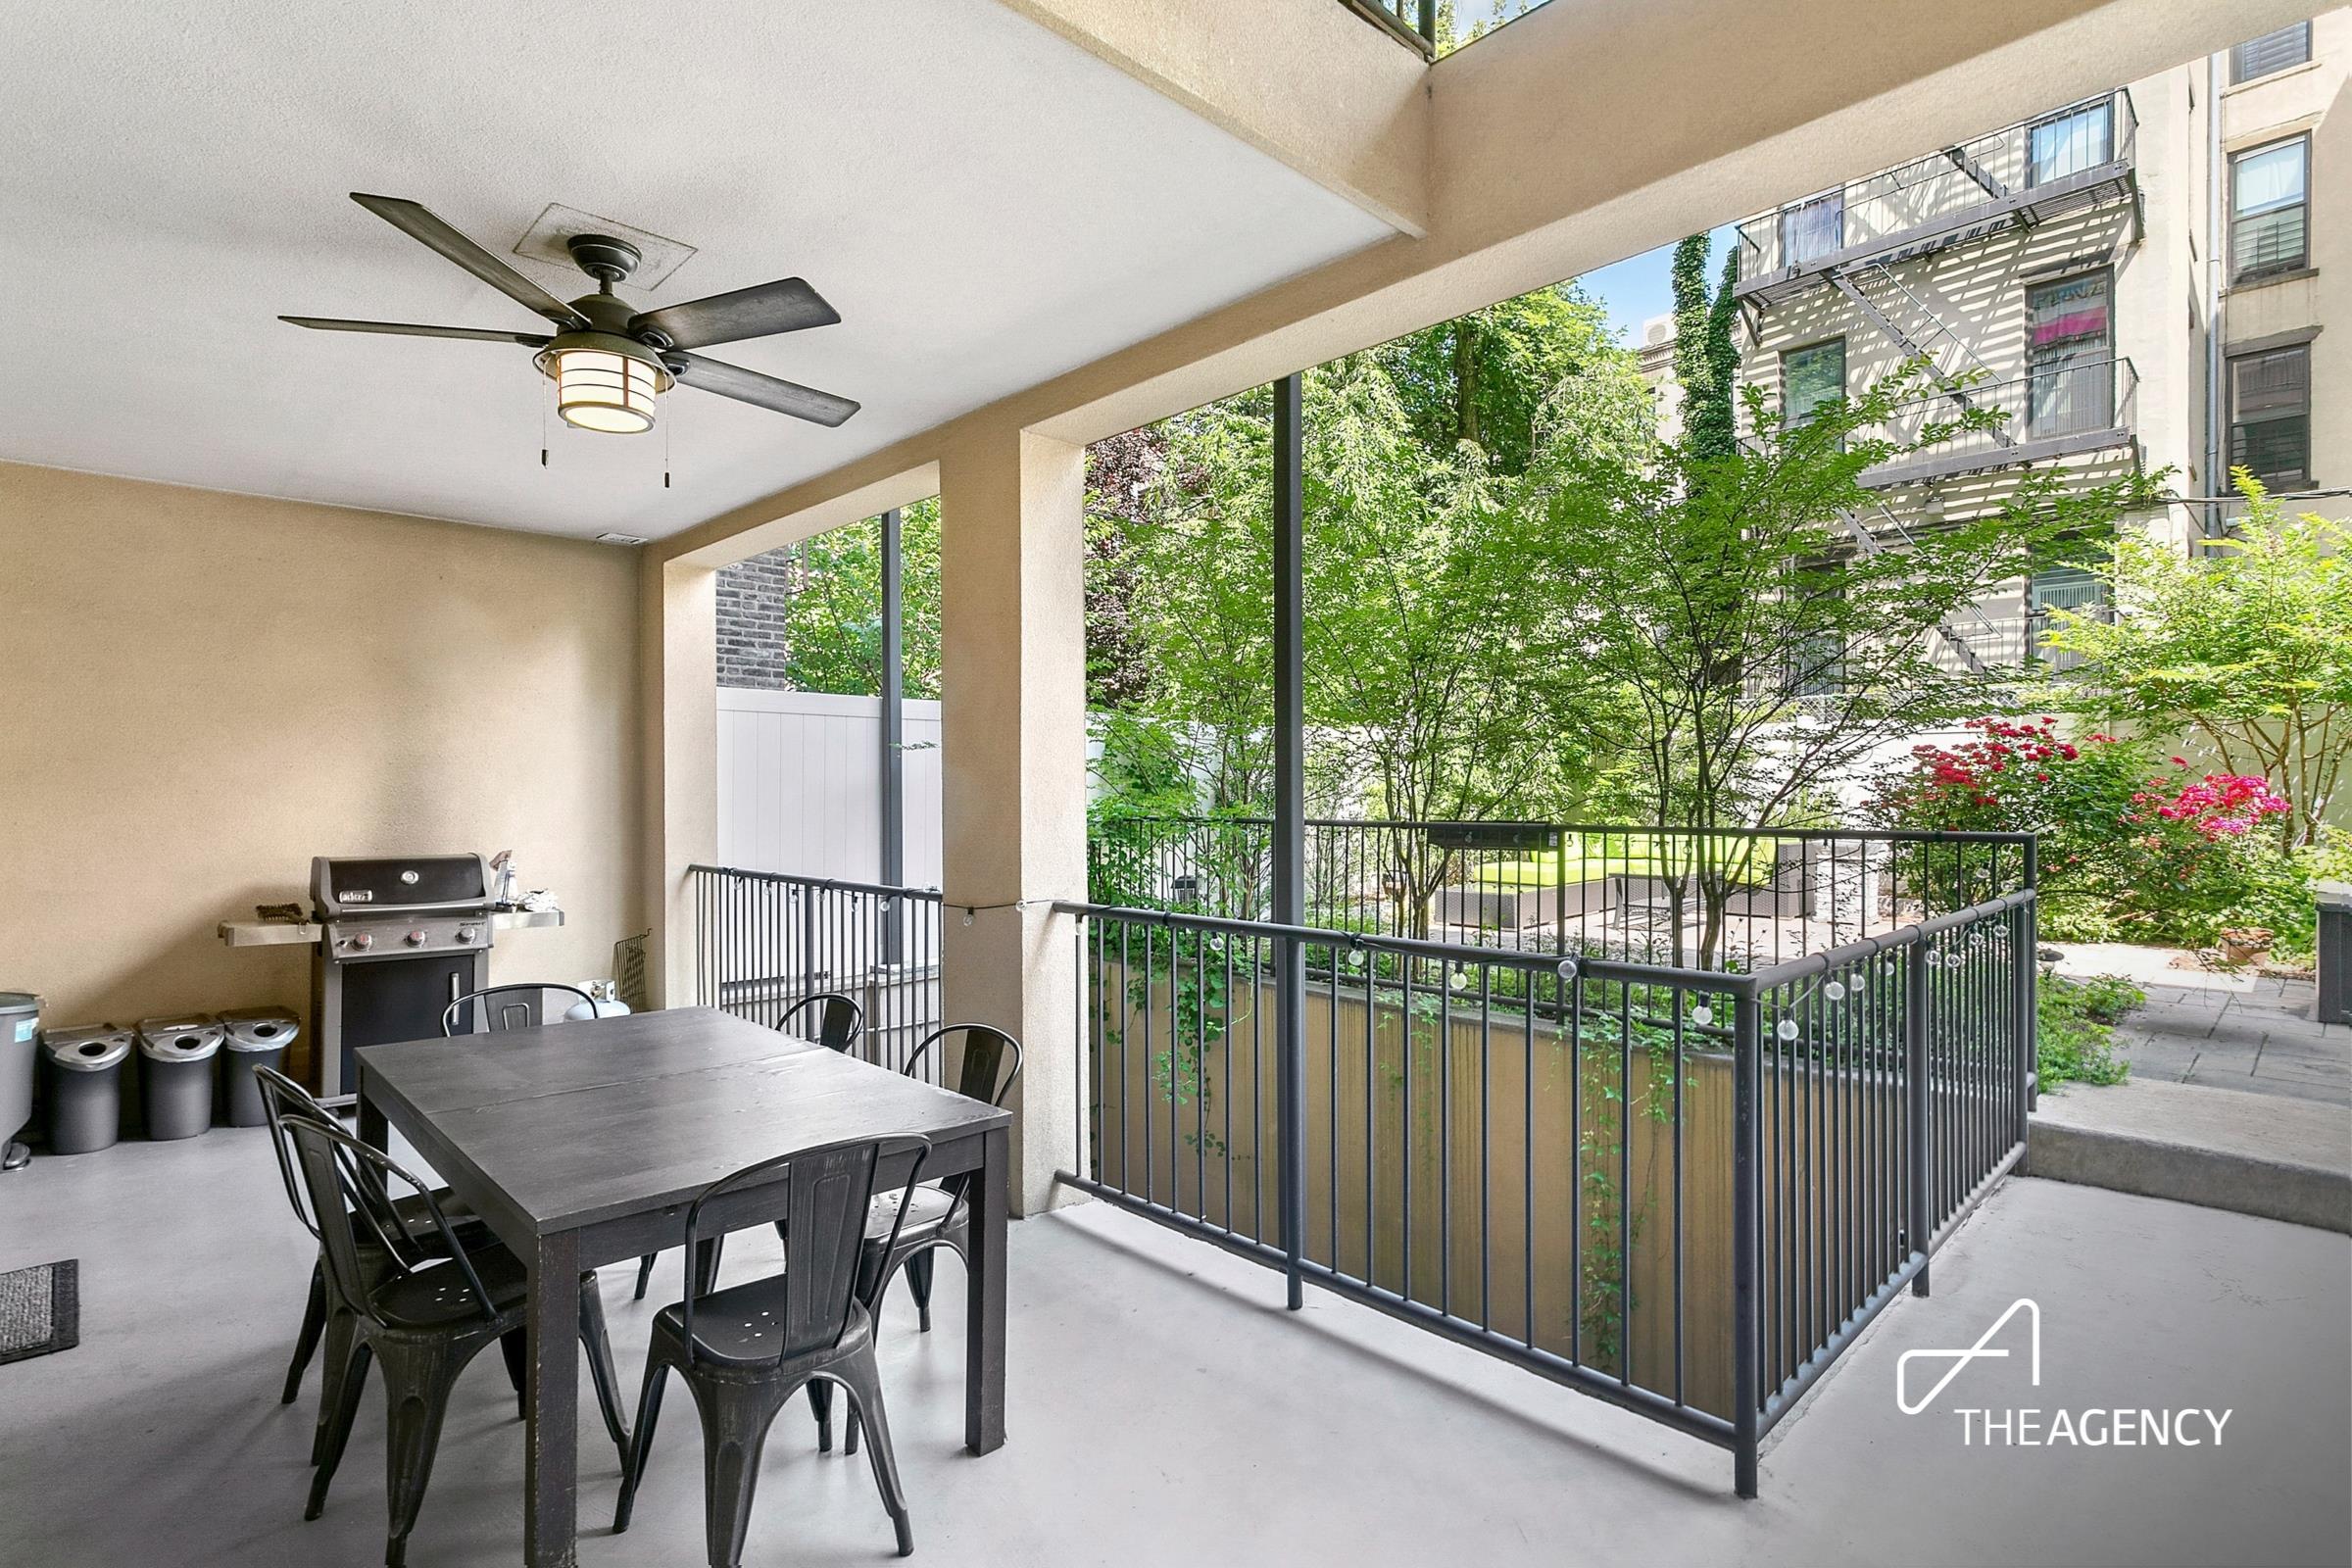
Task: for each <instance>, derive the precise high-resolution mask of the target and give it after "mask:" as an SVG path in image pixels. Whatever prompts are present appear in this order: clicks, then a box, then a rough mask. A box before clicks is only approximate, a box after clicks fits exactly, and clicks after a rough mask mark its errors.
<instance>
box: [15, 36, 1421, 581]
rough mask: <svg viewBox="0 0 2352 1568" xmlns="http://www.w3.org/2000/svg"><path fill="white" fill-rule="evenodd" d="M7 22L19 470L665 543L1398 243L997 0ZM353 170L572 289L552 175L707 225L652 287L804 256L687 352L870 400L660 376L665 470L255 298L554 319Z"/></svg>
mask: <svg viewBox="0 0 2352 1568" xmlns="http://www.w3.org/2000/svg"><path fill="white" fill-rule="evenodd" d="M7 30H8V34H9V42H8V47H7V49H5V50H4V51H0V146H5V147H6V148H7V149H8V152H7V154H6V156H5V157H4V158H0V232H5V233H6V234H7V235H8V236H9V246H10V249H11V253H12V254H11V256H10V265H9V266H8V268H7V276H8V279H9V286H10V290H11V293H12V296H13V298H12V299H11V302H10V303H11V309H10V312H9V314H10V316H11V318H12V320H13V322H14V324H15V325H16V327H17V329H18V331H19V332H20V333H21V334H30V335H31V337H30V342H31V344H32V345H34V346H33V347H31V348H30V350H29V351H27V340H26V338H25V337H23V336H20V338H19V339H18V351H17V352H14V353H12V354H10V355H9V356H8V357H7V360H8V364H9V372H10V373H8V374H7V375H6V376H0V459H10V460H15V461H19V462H25V463H37V464H49V465H54V466H64V467H73V468H87V469H93V470H97V471H101V472H107V473H120V474H128V475H132V476H135V477H139V478H148V479H161V480H168V481H172V482H175V483H182V484H193V485H203V486H209V487H214V488H219V489H225V490H237V491H248V492H253V493H257V494H264V495H273V496H287V497H293V498H297V499H301V500H309V501H321V502H330V503H335V504H340V505H345V506H355V507H368V508H377V509H382V510H386V511H393V512H407V513H417V514H420V515H427V516H438V517H454V518H459V519H462V520H466V521H470V522H480V523H490V524H495V525H499V526H506V527H517V528H530V529H542V530H548V531H553V532H562V533H569V534H578V535H593V534H597V533H600V532H604V531H606V530H617V531H621V532H627V533H635V534H644V535H650V536H656V537H659V536H661V535H663V534H666V533H669V532H672V531H674V530H676V529H679V528H682V527H685V526H687V525H689V524H691V523H694V522H697V521H700V520H702V519H703V518H706V517H709V516H711V515H716V514H718V513H721V512H724V511H727V510H729V509H730V508H733V507H735V506H738V505H740V504H742V503H744V502H745V501H748V500H750V499H753V498H754V497H757V496H759V495H760V494H763V493H765V492H767V491H769V490H773V489H775V488H777V487H779V486H781V485H785V484H789V483H791V482H793V481H794V480H797V479H800V478H805V477H808V476H809V475H811V474H815V473H819V472H822V471H824V470H825V469H827V468H830V467H832V466H836V465H837V464H840V463H842V462H844V461H847V460H849V459H851V458H855V457H857V456H859V455H860V454H863V453H866V452H869V451H872V450H875V449H876V448H879V447H882V446H886V445H888V444H889V443H891V442H892V441H894V440H897V439H899V438H901V437H904V436H907V435H909V434H912V433H914V432H917V431H919V430H922V429H924V428H927V427H929V426H931V425H933V424H936V423H938V422H940V421H941V420H943V419H946V418H950V417H954V416H956V415H957V414H959V413H962V412H964V411H966V410H969V409H972V408H976V407H979V406H981V405H983V404H985V403H988V402H990V401H992V400H993V399H995V398H998V397H1000V396H1003V395H1005V393H1008V392H1011V391H1014V390H1017V389H1019V388H1021V387H1024V386H1027V385H1029V384H1031V383H1033V382H1036V381H1038V380H1041V379H1043V378H1045V377H1048V376H1051V375H1053V374H1055V373H1057V372H1059V371H1061V370H1064V369H1067V368H1071V367H1073V366H1076V365H1081V364H1084V363H1086V362H1087V361H1089V360H1092V359H1095V358H1097V357H1099V356H1101V355H1103V354H1105V353H1108V352H1110V351H1112V350H1114V349H1117V348H1119V347H1122V346H1124V345H1126V344H1128V343H1132V342H1134V341H1137V340H1138V339H1141V338H1143V337H1146V336H1149V335H1150V334H1152V333H1153V332H1156V331H1159V330H1161V329H1163V328H1166V327H1168V326H1172V325H1174V324H1176V323H1178V322H1180V321H1184V320H1187V319H1191V318H1193V317H1195V316H1198V315H1201V313H1202V312H1205V311H1207V310H1210V309H1212V308H1214V307H1216V306H1218V305H1221V304H1224V303H1226V302H1228V301H1231V300H1234V299H1237V298H1240V297H1241V296H1243V295H1246V294H1249V293H1250V292H1253V291H1254V290H1256V289H1258V288H1261V287H1263V286H1265V285H1266V284H1268V283H1271V282H1274V281H1276V280H1278V279H1280V278H1282V277H1285V276H1288V275H1291V274H1293V273H1296V272H1299V271H1301V270H1306V269H1308V268H1311V267H1314V266H1316V265H1319V264H1320V263H1323V262H1325V261H1328V260H1330V259H1332V258H1334V257H1336V256H1339V255H1343V254H1345V253H1347V252H1348V251H1351V250H1354V249H1357V248H1359V247H1361V246H1364V245H1366V244H1370V243H1372V242H1374V241H1376V240H1379V239H1382V238H1385V237H1387V235H1388V233H1389V230H1388V229H1387V228H1385V227H1384V226H1383V225H1381V224H1380V223H1379V222H1377V221H1375V220H1373V219H1372V218H1370V217H1368V216H1366V215H1365V214H1363V213H1362V212H1360V211H1359V210H1357V209H1356V208H1355V207H1353V206H1351V205H1349V204H1348V203H1347V202H1346V201H1344V200H1342V199H1341V198H1339V197H1337V196H1334V195H1332V194H1330V193H1328V192H1326V191H1324V190H1323V189H1321V188H1320V187H1318V186H1316V185H1314V184H1312V183H1311V182H1309V181H1308V180H1306V179H1304V178H1303V177H1301V176H1299V175H1298V174H1296V173H1294V172H1291V171H1290V170H1288V169H1286V168H1285V167H1283V166H1282V165H1280V164H1279V163H1277V162H1275V161H1274V160H1272V159H1270V158H1268V157H1266V156H1265V155H1263V154H1261V153H1258V152H1256V151H1254V150H1253V149H1251V148H1250V147H1248V146H1246V145H1245V144H1243V143H1242V142H1240V141H1239V140H1237V139H1235V138H1233V137H1231V136H1228V135H1226V134H1225V133H1224V132H1222V131H1219V130H1217V129H1215V128H1213V127H1211V126H1210V125H1208V124H1207V123H1204V122H1202V121H1201V120H1198V119H1196V118H1195V117H1194V116H1192V115H1191V114H1190V113H1188V112H1187V111H1185V110H1182V109H1179V108H1177V107H1176V106H1174V105H1173V104H1170V103H1169V102H1167V101H1166V100H1164V99H1162V98H1161V97H1159V96H1158V95H1157V94H1155V93H1153V92H1152V90H1150V89H1149V88H1147V87H1145V86H1143V85H1141V84H1140V83H1138V82H1136V81H1134V80H1132V79H1131V78H1129V77H1128V76H1126V75H1124V74H1122V73H1119V72H1117V71H1115V70H1114V69H1112V68H1111V67H1109V66H1107V65H1104V64H1103V63H1102V62H1100V61H1098V60H1096V59H1094V58H1093V57H1091V56H1089V55H1087V54H1085V53H1084V52H1082V51H1081V50H1079V49H1077V48H1075V47H1074V46H1072V45H1070V44H1068V43H1066V42H1064V41H1062V40H1060V39H1058V38H1056V37H1054V36H1053V35H1051V34H1049V33H1047V32H1046V31H1044V30H1043V29H1041V28H1039V27H1037V26H1035V25H1032V24H1030V23H1028V22H1025V21H1023V20H1021V19H1019V18H1018V17H1016V16H1015V15H1013V13H1011V12H1010V11H1008V10H1006V9H1004V8H1003V7H1001V6H999V5H998V4H997V3H995V0H897V3H892V4H878V3H874V4H853V5H843V4H841V3H840V0H821V3H819V0H725V3H705V4H697V5H692V6H674V7H656V8H648V7H643V6H625V7H624V6H620V5H617V4H612V3H609V0H575V3H568V4H561V5H558V4H542V5H520V4H511V3H480V4H469V5H464V6H453V5H447V4H443V3H438V0H378V3H374V4H368V5H336V6H332V7H327V6H320V7H286V6H284V5H282V4H258V3H252V0H242V3H240V0H229V3H225V4H211V5H205V4H192V3H188V0H172V3H163V0H150V3H147V4H143V5H136V6H123V5H116V6H103V7H102V6H92V5H88V4H86V3H83V0H68V3H62V4H60V3H41V4H31V5H23V4H21V5H18V6H16V7H13V8H12V9H11V15H10V21H9V25H8V29H7ZM351 190H367V191H375V192H380V193H384V194H388V195H395V196H406V197H410V198H412V199H414V200H417V201H420V202H422V203H424V204H425V205H426V206H427V207H430V208H432V209H433V210H434V211H435V212H437V213H438V214H440V215H441V216H442V217H443V218H445V219H447V220H448V221H451V222H453V223H455V224H456V225H457V226H458V227H460V228H461V229H464V230H465V231H466V233H468V234H469V235H471V236H472V237H473V238H474V239H475V240H477V241H478V242H480V243H481V244H482V245H483V247H484V248H486V249H487V250H489V251H491V252H492V253H493V254H495V255H498V256H500V257H502V258H505V259H506V260H508V261H509V262H510V263H511V264H512V265H514V266H515V268H516V269H517V270H520V271H522V272H524V273H525V274H526V275H528V276H530V277H532V278H534V279H535V280H537V281H538V282H540V283H542V284H543V285H545V286H546V287H548V288H550V289H551V290H553V291H554V292H556V293H557V294H558V295H560V296H562V297H564V298H571V297H574V296H576V295H578V294H580V293H584V292H587V291H588V289H589V288H591V287H593V284H592V283H591V282H590V281H589V280H588V279H587V278H585V277H584V276H582V275H580V274H579V273H577V272H570V271H566V270H562V269H558V268H555V267H552V266H548V265H546V264H544V263H540V262H534V261H527V260H521V259H518V258H515V257H514V256H513V255H512V254H511V252H512V250H513V247H514V246H515V243H516V242H517V241H518V240H520V239H521V238H522V237H523V235H524V233H525V232H526V231H527V230H528V229H529V227H530V226H531V223H532V222H533V221H534V220H535V219H537V218H538V217H539V215H540V213H541V212H542V210H543V209H545V208H546V206H547V205H548V204H549V203H550V202H561V203H564V204H566V205H568V206H571V207H576V208H581V209H585V210H586V211H588V212H592V213H597V214H601V215H604V216H606V217H609V218H612V219H615V220H617V221H620V222H623V223H626V224H629V225H631V226H632V227H635V228H639V229H646V230H651V231H653V232H654V233H657V234H662V235H667V236H671V237H674V238H675V239H678V240H680V241H683V242H684V243H686V244H688V245H691V246H693V247H695V254H694V255H693V256H692V257H690V258H689V259H688V260H687V261H686V262H685V264H684V265H683V266H682V267H680V268H679V269H678V270H677V271H676V273H675V274H674V275H673V276H671V277H669V278H668V279H667V280H666V281H665V282H664V283H663V284H662V286H661V287H660V288H659V289H657V290H655V291H653V292H651V293H640V294H636V295H633V296H632V297H633V298H636V299H638V300H640V301H642V302H643V303H646V304H662V303H667V302H670V301H674V300H682V299H691V298H695V297H698V296H700V295H705V294H711V293H716V292H719V291H721V290H725V289H732V288H739V287H742V286H744V285H746V284H750V283H756V282H760V281H763V280H765V279H768V278H771V277H777V276H781V275H785V274H791V273H798V274H801V275H804V276H806V277H808V278H809V281H810V282H812V283H814V284H815V285H816V287H817V288H818V289H819V290H820V291H822V292H823V293H824V294H825V296H826V297H827V298H828V299H830V300H831V301H832V302H833V304H834V305H835V307H836V308H838V309H839V310H840V312H841V314H842V317H843V321H842V324H840V325H837V326H830V327H822V328H818V329H815V330H812V331H809V332H804V333H798V334H793V335H789V336H785V337H779V338H772V339H766V340H761V341H757V342H752V343H748V344H731V345H727V346H725V347H723V348H717V349H713V350H711V355H712V357H714V358H719V359H727V360H732V361H735V362H736V363H739V364H742V365H745V366H749V367H751V368H756V369H761V370H765V371H768V372H770V373H772V374H778V375H783V376H787V377H790V378H791V379H793V380H797V381H803V382H807V383H809V384H811V385H815V386H819V387H823V388H825V389H827V390H829V391H835V392H839V393H842V394H844V395H846V396H849V397H852V398H856V399H858V401H859V402H861V403H863V404H864V405H865V407H864V411H863V412H862V413H860V414H859V415H858V416H857V417H855V418H853V419H852V420H851V421H850V422H849V423H848V424H847V425H845V426H843V427H842V428H840V429H838V430H824V429H821V428H818V427H816V426H813V425H807V424H803V423H800V422H799V421H796V420H792V419H788V418H785V417H782V416H779V415H773V414H768V413H765V412H762V411H760V410H757V409H752V408H749V407H745V406H743V405H739V404H734V403H730V402H728V401H725V400H723V399H719V398H715V397H711V396H710V395H708V394H704V393H700V392H696V391H693V390H691V389H687V388H680V389H678V390H677V391H675V392H673V393H672V394H670V395H668V396H667V397H665V398H664V399H663V408H664V420H663V424H664V428H665V430H666V443H667V447H668V453H667V462H668V465H669V467H670V469H671V471H672V473H673V475H674V478H673V480H672V488H670V489H667V490H664V489H663V488H662V467H663V462H664V441H665V437H664V434H663V433H662V432H660V431H658V432H656V433H655V434H653V435H649V436H638V437H611V436H596V435H588V434H584V433H579V432H573V431H568V430H565V429H564V427H563V426H562V425H561V424H559V423H554V421H552V419H550V418H548V417H547V414H546V410H547V406H548V398H547V395H546V385H547V384H546V382H544V381H543V380H542V379H541V378H540V377H539V376H538V375H537V374H536V373H535V372H534V371H533V370H532V369H531V368H530V353H529V351H528V350H526V349H523V348H520V347H510V346H505V345H495V344H489V343H471V342H436V341H430V340H424V339H405V338H394V337H380V336H365V337H364V336H359V335H353V334H343V333H321V332H306V331H303V330H301V329H299V328H296V327H292V326H287V325H283V324H281V323H280V322H278V321H277V320H275V319H274V318H275V317H276V316H277V315H278V314H279V313H280V312H285V313H290V314H299V315H316V316H351V317H368V318H376V319H390V320H405V321H430V322H438V323H443V324H449V325H462V326H485V327H498V328H511V329H514V330H518V331H532V330H538V329H542V328H543V323H539V322H538V319H537V318H535V317H533V316H531V315H530V314H529V313H528V312H527V311H525V310H524V309H523V308H522V307H521V306H519V305H516V304H515V303H513V302H512V301H510V300H508V299H507V298H506V297H505V296H503V295H501V294H498V293H496V292H495V291H493V290H492V289H490V288H489V287H487V286H486V285H483V284H480V283H477V282H476V281H475V280H474V279H473V278H472V277H471V276H469V275H468V274H466V273H465V272H463V271H460V270H458V269H457V268H455V267H453V266H451V265H450V264H448V263H446V262H444V261H442V260H440V259H439V258H438V257H436V256H434V255H433V254H432V253H431V252H429V251H427V250H425V249H424V248H423V247H422V246H420V245H417V243H416V242H414V241H412V240H410V239H408V238H407V237H405V236H404V235H402V234H401V233H400V232H398V231H397V230H395V229H393V228H392V227H391V226H390V225H388V224H386V223H384V222H383V221H380V220H378V219H376V218H374V217H372V216H370V215H369V214H368V213H367V212H365V211H363V210H362V209H361V208H359V207H358V206H356V205H354V204H353V203H352V202H350V201H349V200H347V199H346V197H345V192H347V191H351ZM623 292H624V293H627V292H628V291H627V290H626V289H625V288H624V290H623ZM543 423H546V424H550V425H552V428H553V433H552V435H551V437H550V445H551V456H550V462H549V466H547V467H545V468H542V467H541V466H540V462H539V451H540V444H541V428H542V425H543Z"/></svg>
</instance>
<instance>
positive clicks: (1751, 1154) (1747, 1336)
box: [1732, 989, 1764, 1497]
mask: <svg viewBox="0 0 2352 1568" xmlns="http://www.w3.org/2000/svg"><path fill="white" fill-rule="evenodd" d="M1756 1013H1757V1008H1756V998H1755V993H1754V991H1753V990H1752V989H1750V990H1747V991H1744V992H1742V993H1741V994H1740V997H1739V998H1738V1000H1736V1001H1735V1002H1734V1003H1733V1004H1732V1074H1733V1083H1732V1106H1733V1109H1732V1341H1733V1343H1732V1490H1733V1491H1734V1492H1736V1493H1737V1494H1739V1495H1740V1496H1742V1497H1753V1496H1754V1495H1756V1444H1757V1441H1758V1439H1757V1427H1758V1424H1759V1422H1760V1420H1761V1417H1762V1413H1763V1412H1762V1410H1761V1408H1760V1407H1761V1405H1762V1403H1763V1392H1764V1391H1763V1365H1762V1362H1763V1353H1764V1344H1763V1332H1762V1324H1761V1322H1760V1321H1759V1319H1758V1316H1757V1312H1758V1304H1759V1295H1758V1290H1759V1284H1760V1281H1759V1278H1758V1276H1759V1275H1760V1273H1761V1271H1762V1263H1763V1260H1762V1258H1761V1257H1760V1256H1759V1255H1758V1251H1757V1247H1758V1242H1759V1238H1760V1236H1761V1230H1762V1228H1761V1226H1760V1225H1759V1224H1758V1223H1757V1221H1758V1217H1759V1216H1758V1208H1759V1201H1760V1196H1761V1194H1762V1191H1763V1183H1762V1180H1761V1177H1762V1172H1761V1171H1760V1170H1759V1169H1758V1168H1757V1167H1758V1163H1759V1161H1760V1160H1761V1159H1762V1157H1763V1152H1762V1149H1761V1147H1760V1144H1759V1140H1758V1138H1757V1132H1756V1115H1757V1102H1758V1100H1759V1098H1760V1093H1759V1084H1758V1079H1759V1076H1760V1074H1761V1073H1762V1070H1763V1069H1762V1064H1761V1062H1760V1061H1759V1059H1758V1058H1759V1052H1758V1050H1757V1039H1756Z"/></svg>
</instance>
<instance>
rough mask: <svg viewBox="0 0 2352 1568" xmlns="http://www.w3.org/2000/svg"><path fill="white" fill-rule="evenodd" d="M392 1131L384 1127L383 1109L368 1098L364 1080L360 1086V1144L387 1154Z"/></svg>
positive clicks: (390, 1145)
mask: <svg viewBox="0 0 2352 1568" xmlns="http://www.w3.org/2000/svg"><path fill="white" fill-rule="evenodd" d="M391 1139H392V1130H391V1128H390V1127H388V1126H387V1125H385V1122H384V1112H383V1108H382V1107H381V1106H379V1105H377V1104H376V1103H374V1102H373V1101H371V1100H369V1099H368V1086H367V1082H366V1080H365V1079H363V1080H362V1081H361V1084H360V1142H361V1143H363V1144H366V1145H367V1146H368V1148H369V1149H380V1150H383V1151H384V1152H387V1153H389V1152H391V1149H392V1143H391Z"/></svg>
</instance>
